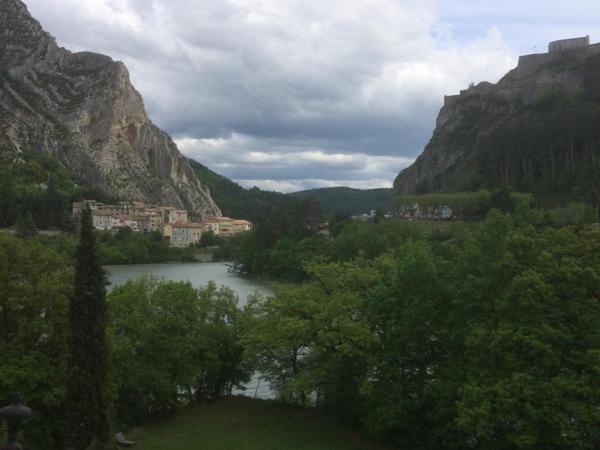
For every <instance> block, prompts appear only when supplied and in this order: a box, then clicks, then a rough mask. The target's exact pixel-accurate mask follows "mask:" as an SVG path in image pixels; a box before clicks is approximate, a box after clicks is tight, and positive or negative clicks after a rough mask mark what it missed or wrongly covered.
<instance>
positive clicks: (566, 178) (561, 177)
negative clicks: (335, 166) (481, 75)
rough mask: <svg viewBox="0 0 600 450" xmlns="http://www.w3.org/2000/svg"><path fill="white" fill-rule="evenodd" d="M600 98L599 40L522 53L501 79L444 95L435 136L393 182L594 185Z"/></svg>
mask: <svg viewBox="0 0 600 450" xmlns="http://www.w3.org/2000/svg"><path fill="white" fill-rule="evenodd" d="M599 98H600V44H595V45H586V46H584V47H581V48H575V49H568V50H565V51H557V52H552V53H545V54H535V55H526V56H522V57H521V58H520V59H519V64H518V66H517V67H516V68H515V69H513V70H511V71H510V72H509V73H508V74H506V75H505V76H504V77H503V78H502V79H501V80H500V81H499V82H498V83H497V84H491V83H487V82H483V83H480V84H478V85H476V86H475V85H473V86H471V87H470V88H469V89H467V90H464V91H461V93H460V95H454V96H447V97H445V102H444V106H443V107H442V109H441V111H440V113H439V116H438V118H437V122H436V128H435V131H434V132H433V136H432V138H431V140H430V141H429V143H428V144H427V146H426V148H425V150H424V151H423V153H422V154H421V155H420V156H419V157H418V158H417V160H416V161H415V163H414V164H413V165H412V166H410V167H408V168H406V169H405V170H403V171H402V172H401V173H400V174H399V175H398V177H397V178H396V180H395V182H394V187H395V189H396V191H397V192H399V193H415V192H416V193H423V192H432V191H434V192H435V191H438V192H439V191H458V190H474V189H478V188H481V187H510V188H516V189H526V190H530V191H533V192H536V191H539V192H542V191H573V192H574V191H576V190H577V189H579V190H580V191H582V190H585V189H588V190H589V189H592V188H593V189H597V187H596V186H595V184H596V183H595V182H593V180H594V177H595V178H596V179H597V178H598V174H597V173H596V171H597V170H600V169H598V161H599V160H600V149H599V146H600V136H599V135H598V133H597V131H596V130H598V127H597V125H598V118H599V116H598V114H600V103H598V100H599ZM592 169H593V170H592ZM583 181H586V182H588V181H589V182H590V183H592V184H593V186H592V185H590V183H588V184H586V185H583V184H582V183H583ZM582 195H583V194H582Z"/></svg>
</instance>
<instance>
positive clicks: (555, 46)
mask: <svg viewBox="0 0 600 450" xmlns="http://www.w3.org/2000/svg"><path fill="white" fill-rule="evenodd" d="M589 46H590V36H589V35H588V36H585V37H580V38H572V39H561V40H559V41H554V42H550V44H548V53H554V52H561V51H563V50H570V49H573V48H585V47H589Z"/></svg>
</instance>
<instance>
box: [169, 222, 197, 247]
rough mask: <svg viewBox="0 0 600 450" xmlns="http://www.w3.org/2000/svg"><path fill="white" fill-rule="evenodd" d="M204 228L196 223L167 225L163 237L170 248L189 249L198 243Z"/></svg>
mask: <svg viewBox="0 0 600 450" xmlns="http://www.w3.org/2000/svg"><path fill="white" fill-rule="evenodd" d="M203 229H204V227H203V226H202V224H201V223H197V222H176V223H168V224H166V225H165V227H164V230H163V236H164V237H165V238H166V239H168V240H169V242H170V244H171V247H179V248H182V247H189V246H190V245H192V244H195V243H197V242H199V241H200V238H201V237H202V231H203Z"/></svg>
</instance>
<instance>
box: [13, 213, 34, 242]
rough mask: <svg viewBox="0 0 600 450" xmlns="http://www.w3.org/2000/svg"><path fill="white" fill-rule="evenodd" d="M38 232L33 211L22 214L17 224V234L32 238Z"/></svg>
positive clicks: (21, 236)
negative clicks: (32, 214)
mask: <svg viewBox="0 0 600 450" xmlns="http://www.w3.org/2000/svg"><path fill="white" fill-rule="evenodd" d="M36 233H37V227H36V225H35V222H34V221H33V217H31V213H27V214H26V215H25V216H20V217H19V219H18V220H17V224H16V235H17V236H18V237H20V238H30V237H33V236H35V234H36Z"/></svg>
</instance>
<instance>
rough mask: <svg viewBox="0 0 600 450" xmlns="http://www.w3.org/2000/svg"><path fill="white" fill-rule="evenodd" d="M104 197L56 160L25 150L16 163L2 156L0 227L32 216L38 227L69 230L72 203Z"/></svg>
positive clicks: (0, 160) (0, 168) (0, 166)
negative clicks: (80, 181) (65, 228)
mask: <svg viewBox="0 0 600 450" xmlns="http://www.w3.org/2000/svg"><path fill="white" fill-rule="evenodd" d="M84 197H88V198H102V197H103V196H102V195H101V194H100V193H98V192H94V191H93V190H90V189H89V188H87V187H86V186H84V185H83V184H81V183H78V182H77V181H76V178H75V176H74V175H73V174H71V173H69V172H68V171H67V170H66V169H65V168H63V167H62V166H61V164H60V163H59V162H58V161H57V160H56V159H55V158H53V157H51V156H48V155H44V154H42V153H40V152H38V151H35V150H26V151H23V152H22V153H20V154H19V158H18V159H17V160H14V161H8V160H6V159H3V158H2V157H1V155H0V227H8V226H11V225H14V224H15V223H16V222H17V221H18V219H19V217H23V218H28V217H31V218H32V220H33V222H34V223H35V224H36V225H37V227H39V228H41V229H46V228H49V227H57V228H62V227H67V228H69V227H70V224H69V223H68V222H69V219H70V211H71V202H73V201H76V200H80V199H82V198H84Z"/></svg>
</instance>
